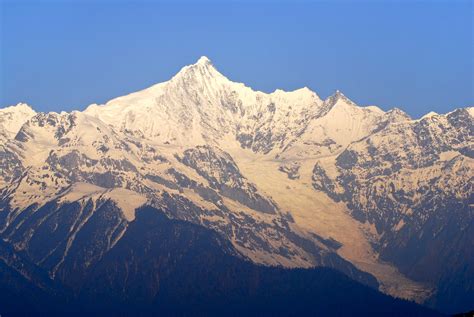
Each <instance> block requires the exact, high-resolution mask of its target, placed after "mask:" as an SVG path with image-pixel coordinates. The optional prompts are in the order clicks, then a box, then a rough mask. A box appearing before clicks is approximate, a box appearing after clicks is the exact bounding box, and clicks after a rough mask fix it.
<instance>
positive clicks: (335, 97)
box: [324, 90, 356, 107]
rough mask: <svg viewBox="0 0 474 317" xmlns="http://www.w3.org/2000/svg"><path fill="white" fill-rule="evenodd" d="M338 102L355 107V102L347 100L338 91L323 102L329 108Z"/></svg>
mask: <svg viewBox="0 0 474 317" xmlns="http://www.w3.org/2000/svg"><path fill="white" fill-rule="evenodd" d="M338 101H344V102H345V103H347V104H350V105H353V106H356V104H355V102H353V101H352V100H350V99H349V98H347V97H346V96H345V95H344V94H343V93H342V91H340V90H336V92H335V93H334V94H332V95H331V96H329V97H328V98H327V99H326V100H325V101H324V103H326V104H327V105H328V106H330V107H333V106H334V105H335V104H336V103H337V102H338Z"/></svg>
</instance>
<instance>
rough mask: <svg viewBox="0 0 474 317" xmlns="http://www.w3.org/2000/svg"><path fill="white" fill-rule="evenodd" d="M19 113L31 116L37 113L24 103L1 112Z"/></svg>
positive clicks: (0, 110) (3, 109) (2, 109)
mask: <svg viewBox="0 0 474 317" xmlns="http://www.w3.org/2000/svg"><path fill="white" fill-rule="evenodd" d="M17 111H21V112H26V113H31V114H34V113H36V111H35V110H33V108H32V107H31V106H30V105H28V104H26V103H23V102H19V103H17V104H16V105H13V106H8V107H5V108H1V109H0V112H17Z"/></svg>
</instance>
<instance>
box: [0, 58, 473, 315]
mask: <svg viewBox="0 0 474 317" xmlns="http://www.w3.org/2000/svg"><path fill="white" fill-rule="evenodd" d="M473 120H474V108H473V107H467V108H460V109H456V110H454V111H452V112H450V113H448V114H436V113H429V114H427V115H425V116H424V117H422V118H419V119H412V118H410V116H408V115H407V114H406V113H404V112H403V111H401V110H400V109H393V110H390V111H387V112H385V111H383V110H381V109H380V108H378V107H376V106H367V107H361V106H358V105H356V104H355V103H354V102H352V101H351V100H350V99H349V98H347V97H346V96H344V95H343V94H342V93H341V92H339V91H337V92H336V93H335V94H334V95H332V96H330V97H329V98H327V99H326V100H322V99H321V98H320V97H319V96H318V95H317V94H316V93H314V92H313V91H311V90H309V89H308V88H302V89H298V90H295V91H290V92H286V91H282V90H276V91H274V92H273V93H270V94H267V93H264V92H260V91H254V90H252V89H251V88H249V87H247V86H245V85H244V84H241V83H236V82H232V81H230V80H229V79H227V78H226V77H225V76H224V75H222V74H221V73H219V72H218V71H217V70H216V69H215V67H214V66H213V65H212V63H211V61H210V60H209V59H207V58H206V57H201V58H200V59H199V60H198V61H197V62H196V63H195V64H193V65H190V66H186V67H184V68H183V69H181V70H180V71H179V72H178V73H177V74H176V75H175V76H174V77H173V78H172V79H170V80H169V81H167V82H164V83H159V84H156V85H154V86H152V87H149V88H147V89H144V90H142V91H138V92H135V93H132V94H129V95H126V96H122V97H119V98H116V99H113V100H111V101H109V102H107V103H106V104H103V105H97V104H93V105H90V106H89V107H87V108H86V109H85V110H84V111H72V112H61V113H55V112H50V113H36V112H35V111H34V110H33V109H32V108H30V107H29V106H28V105H25V104H18V105H17V106H12V107H7V108H4V109H0V237H1V238H2V240H3V243H4V244H5V245H7V246H8V247H11V248H12V249H13V250H15V252H17V253H18V254H20V253H21V254H22V256H24V257H25V259H27V260H28V261H30V262H31V263H32V265H34V266H37V267H38V268H40V269H42V270H44V271H45V272H47V275H48V276H49V279H51V280H52V281H60V282H61V283H64V284H65V285H69V286H71V287H72V288H73V289H74V287H75V285H77V283H78V281H79V280H80V279H81V278H84V277H85V276H87V275H88V274H89V273H88V272H90V271H92V270H95V267H96V265H98V264H97V263H100V261H101V260H103V259H104V258H107V257H109V254H113V253H114V252H115V253H116V251H114V250H116V249H117V246H118V245H120V241H121V240H122V239H124V237H127V232H128V230H129V228H131V227H133V224H134V222H135V221H136V218H137V209H138V208H144V207H150V208H154V210H159V211H161V212H163V213H164V214H165V215H166V216H167V217H168V218H170V219H173V220H179V221H185V222H189V223H192V224H195V225H198V226H200V227H203V228H206V229H211V230H212V231H213V232H216V233H217V234H218V236H219V237H221V238H222V239H223V241H227V242H226V243H228V244H229V245H228V246H227V245H226V246H225V247H224V246H223V250H224V251H225V253H227V254H232V255H233V256H236V257H238V258H241V259H243V260H250V261H251V262H253V263H255V264H261V265H264V266H281V267H285V268H311V267H321V266H324V267H331V268H334V269H336V270H339V271H341V272H343V273H344V274H346V275H347V276H349V277H350V278H352V279H354V280H356V281H358V282H360V283H362V284H365V285H368V286H370V287H373V288H377V289H379V290H381V291H382V292H384V293H386V294H389V295H392V296H395V297H400V298H405V299H410V300H415V301H417V302H418V303H424V304H426V305H429V306H431V307H434V308H437V309H440V310H443V311H446V312H453V311H462V310H468V309H472V308H473V307H472V303H473V302H474V254H473V251H474V209H473V207H474V195H473V193H474V191H473V184H474V182H473V177H474V173H473V167H474V164H473V163H474V121H473ZM0 260H3V262H4V263H6V264H7V265H10V266H11V267H13V268H14V269H15V270H17V271H19V272H21V273H23V275H28V274H27V273H25V271H24V270H22V269H21V268H19V267H18V266H15V262H14V261H12V260H11V257H5V256H4V257H2V253H0Z"/></svg>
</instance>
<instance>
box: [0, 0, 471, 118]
mask: <svg viewBox="0 0 474 317" xmlns="http://www.w3.org/2000/svg"><path fill="white" fill-rule="evenodd" d="M0 10H1V12H0V14H1V16H0V21H1V22H0V27H1V30H0V32H1V33H0V49H1V50H0V51H1V57H0V58H1V60H0V107H4V106H7V105H11V104H16V103H18V102H20V101H23V102H27V103H29V104H31V105H32V106H33V107H34V108H35V109H36V110H39V111H60V110H72V109H83V108H85V107H86V106H87V105H89V104H91V103H103V102H105V101H107V100H109V99H111V98H114V97H117V96H120V95H124V94H126V93H129V92H132V91H136V90H139V89H142V88H145V87H148V86H150V85H152V84H154V83H157V82H161V81H165V80H167V79H169V78H170V77H171V76H172V75H173V74H175V73H176V72H177V71H178V70H179V69H180V68H181V67H182V66H184V65H187V64H191V63H194V62H195V61H196V60H197V59H198V58H199V57H200V56H201V55H206V56H208V57H209V58H210V59H211V60H212V61H213V63H214V65H215V66H216V67H217V69H218V70H219V71H221V72H222V73H223V74H224V75H226V76H227V77H229V78H230V79H231V80H235V81H240V82H244V83H246V84H247V85H249V86H250V87H252V88H254V89H258V90H262V91H266V92H271V91H273V90H275V89H276V88H281V89H285V90H292V89H296V88H300V87H303V86H308V87H309V88H311V89H312V90H314V91H315V92H317V93H318V94H319V95H320V96H321V97H322V98H325V97H327V96H329V95H330V94H332V93H333V92H334V91H335V90H336V89H339V90H341V91H343V92H344V93H345V95H346V96H348V97H349V98H351V99H352V100H354V101H355V102H357V103H359V104H362V105H366V104H376V105H379V106H381V107H382V108H384V109H388V108H391V107H400V108H402V109H403V110H405V111H407V112H408V113H409V114H410V115H412V116H415V117H417V116H420V115H421V114H423V113H426V112H428V111H431V110H433V111H436V112H448V111H450V110H452V109H454V108H456V107H461V106H466V105H474V96H473V94H474V87H473V85H474V84H473V73H474V63H473V42H474V40H473V5H472V1H456V0H450V1H436V0H434V1H408V0H400V1H376V0H373V1H192V2H191V1H164V2H159V1H120V0H118V1H105V0H97V1H92V0H83V1H73V0H69V1H66V0H64V1H59V0H56V1H41V0H35V1H22V0H16V1H8V0H0Z"/></svg>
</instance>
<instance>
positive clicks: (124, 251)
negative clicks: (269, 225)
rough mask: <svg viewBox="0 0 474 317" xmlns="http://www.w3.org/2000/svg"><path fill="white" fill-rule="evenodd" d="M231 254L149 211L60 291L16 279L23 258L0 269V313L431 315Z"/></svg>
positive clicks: (316, 274) (25, 271)
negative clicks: (24, 302) (21, 301)
mask: <svg viewBox="0 0 474 317" xmlns="http://www.w3.org/2000/svg"><path fill="white" fill-rule="evenodd" d="M108 208H109V210H108V211H105V210H104V209H103V210H102V211H98V213H99V212H100V213H103V214H104V215H105V214H106V213H108V212H111V210H112V209H113V208H114V206H113V205H112V204H110V205H109V207H108ZM92 230H93V229H92ZM90 232H91V233H92V232H93V231H90ZM81 241H82V240H81ZM144 246H146V247H144ZM5 250H8V246H7V245H5V244H2V245H0V251H2V254H4V253H7V254H8V253H9V252H8V251H5ZM78 251H79V250H78ZM79 252H80V251H79ZM10 253H11V252H10ZM235 254H236V250H233V247H232V244H231V243H230V242H229V241H227V240H226V239H224V238H222V236H221V235H219V234H217V233H216V232H215V231H213V230H210V229H206V228H204V227H202V226H198V225H194V224H191V223H189V222H187V221H181V220H172V219H169V218H168V217H166V216H165V215H164V214H163V213H162V212H161V211H159V210H156V209H154V208H151V207H144V208H139V209H138V210H137V214H136V218H135V219H134V220H133V221H131V222H130V224H129V228H128V230H127V231H126V233H125V234H124V235H123V237H122V238H121V239H120V240H119V241H118V242H117V244H116V246H115V247H114V248H113V249H112V250H111V251H110V252H109V253H108V254H107V255H105V256H104V257H102V258H101V259H100V260H99V261H98V262H97V263H96V264H94V265H93V266H92V267H91V268H90V269H89V270H88V271H87V273H85V274H80V275H79V276H78V275H76V274H77V273H78V272H82V271H81V269H80V268H72V267H71V268H72V271H70V272H64V273H59V272H58V276H60V277H58V278H57V279H56V280H60V281H62V284H59V285H57V284H56V285H48V284H46V285H42V286H43V287H44V288H46V290H47V291H48V293H47V294H46V295H44V293H46V292H45V291H44V290H43V289H41V288H39V289H36V288H35V287H36V284H34V283H32V281H31V280H30V279H29V278H30V277H31V276H32V274H31V272H33V271H38V270H39V273H38V275H40V274H41V273H43V272H42V271H41V270H40V269H39V268H37V267H35V266H34V265H31V264H30V265H25V266H23V267H21V274H20V273H18V271H17V270H18V269H19V263H22V264H28V261H27V260H25V259H24V258H22V256H21V254H19V255H18V256H17V259H16V260H15V261H14V262H13V261H7V262H6V263H7V265H5V263H3V262H1V261H0V271H1V272H2V273H3V274H4V275H2V286H1V288H3V289H1V292H2V295H4V294H7V295H8V294H11V293H12V292H9V291H8V288H9V287H10V288H12V289H13V290H14V292H13V293H14V294H15V292H16V295H17V296H18V297H17V298H15V297H12V298H10V299H9V300H8V301H6V300H4V299H5V297H4V296H2V297H1V299H0V305H1V306H2V313H8V312H10V311H11V312H23V311H25V310H26V311H29V312H41V311H44V307H45V306H39V307H38V303H41V304H42V305H49V306H46V307H50V309H52V311H53V312H55V313H59V314H64V313H65V312H68V313H71V312H75V313H78V312H81V313H90V312H98V313H100V312H107V313H108V314H110V313H119V312H120V313H121V314H123V313H135V314H136V313H142V314H143V313H154V312H155V313H160V314H173V315H175V314H182V315H188V314H196V313H199V314H205V315H222V314H226V315H228V314H246V315H260V314H262V313H264V314H269V313H272V314H277V313H278V314H279V315H293V314H305V315H308V314H309V315H318V314H325V315H337V314H351V315H364V314H366V313H372V314H400V313H405V314H411V315H432V316H435V315H437V313H436V312H435V311H432V310H429V309H427V308H424V307H421V306H418V305H416V304H414V303H411V302H408V301H404V300H397V299H394V298H391V297H389V296H386V295H383V294H381V293H379V292H377V291H375V290H374V289H372V288H370V287H367V286H364V285H361V284H359V283H357V282H355V281H353V280H351V279H349V278H348V277H347V276H345V275H344V274H341V273H339V272H337V271H334V270H331V269H325V268H317V269H292V270H288V269H283V268H278V267H265V266H258V265H255V264H253V263H251V262H250V261H245V260H243V259H240V258H238V257H236V256H235ZM22 261H23V262H22ZM15 263H16V265H15ZM8 264H11V267H9V266H8ZM78 264H79V265H81V264H82V263H78ZM4 267H5V269H4ZM10 276H11V277H10ZM35 282H37V281H35ZM30 287H31V288H30ZM5 288H6V289H7V291H5ZM60 291H61V292H60ZM18 298H23V299H25V298H26V300H29V301H30V302H31V303H32V304H33V305H32V306H28V307H26V306H20V304H19V303H18ZM98 298H100V300H97V299H98ZM367 302H369V303H371V305H370V307H367V305H366V303H367ZM15 305H18V306H15Z"/></svg>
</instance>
